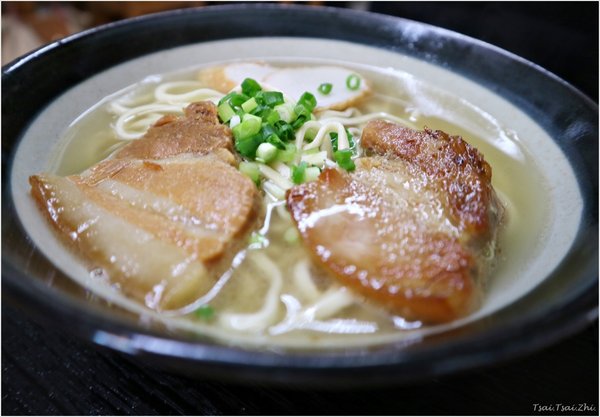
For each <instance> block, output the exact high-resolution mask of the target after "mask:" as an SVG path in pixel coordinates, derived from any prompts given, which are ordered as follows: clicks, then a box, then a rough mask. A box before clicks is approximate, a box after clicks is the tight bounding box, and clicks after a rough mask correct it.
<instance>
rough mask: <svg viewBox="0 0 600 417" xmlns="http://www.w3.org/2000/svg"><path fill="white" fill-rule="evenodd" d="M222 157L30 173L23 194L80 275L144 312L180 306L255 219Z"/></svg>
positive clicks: (249, 189)
mask: <svg viewBox="0 0 600 417" xmlns="http://www.w3.org/2000/svg"><path fill="white" fill-rule="evenodd" d="M224 152H225V151H224ZM230 157H231V155H230ZM230 157H226V156H224V155H223V152H221V153H220V154H219V153H217V154H211V155H206V156H202V157H193V158H190V157H187V156H180V157H178V158H172V159H165V160H160V161H142V160H106V161H103V162H100V163H99V164H97V165H96V166H94V167H93V168H91V169H89V170H88V171H86V172H84V173H83V174H81V175H75V176H70V177H66V178H64V177H58V176H54V175H35V176H32V177H30V183H31V187H32V189H31V192H32V195H33V197H34V199H35V201H36V202H37V204H38V205H39V207H40V209H41V210H42V211H43V212H44V213H45V214H46V216H47V217H48V219H49V220H50V222H51V224H52V225H53V226H54V227H55V229H56V230H57V231H58V233H59V234H60V235H61V237H62V238H64V239H65V240H66V241H68V242H70V243H71V244H72V245H73V246H74V247H75V249H76V250H77V251H79V252H80V253H81V254H82V255H83V257H84V258H85V260H86V261H87V262H88V264H89V267H90V269H95V268H102V269H104V270H105V271H106V272H107V273H108V276H109V277H110V280H111V282H112V283H115V284H118V285H119V286H120V288H121V290H122V291H123V293H124V294H125V295H127V296H130V297H132V298H134V299H136V300H138V301H141V302H142V303H145V304H146V305H147V306H148V307H151V308H155V309H157V310H163V309H174V308H180V307H183V306H185V305H187V304H188V303H190V302H192V301H194V300H196V299H197V298H199V297H200V296H202V295H203V294H205V293H206V292H207V291H208V290H209V289H210V288H211V287H212V286H213V284H214V282H215V280H216V279H217V278H218V277H219V276H220V275H221V274H222V273H223V272H224V271H225V270H226V269H227V268H229V266H230V264H231V261H232V259H233V257H234V255H235V254H236V253H237V251H238V250H239V249H240V248H241V247H242V246H244V245H245V242H246V240H247V239H246V237H247V234H248V233H249V232H250V230H251V229H252V228H253V226H254V222H255V221H256V219H257V211H258V210H259V204H260V203H259V197H258V193H257V188H256V186H255V185H254V184H253V183H252V181H251V180H249V179H248V178H246V177H245V176H244V175H242V174H240V173H239V172H238V171H237V170H236V169H235V168H234V167H233V166H231V164H230V163H229V162H230V159H231V158H232V157H231V158H230Z"/></svg>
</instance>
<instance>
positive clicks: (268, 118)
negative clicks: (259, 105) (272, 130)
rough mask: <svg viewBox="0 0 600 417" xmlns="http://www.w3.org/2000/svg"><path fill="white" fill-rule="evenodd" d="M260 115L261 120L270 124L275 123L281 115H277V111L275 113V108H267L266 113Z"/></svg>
mask: <svg viewBox="0 0 600 417" xmlns="http://www.w3.org/2000/svg"><path fill="white" fill-rule="evenodd" d="M262 117H263V120H264V121H265V122H267V123H268V124H270V125H271V126H273V125H274V124H275V123H277V122H278V121H280V120H281V117H279V113H277V112H276V111H275V110H269V111H268V112H266V115H263V116H262Z"/></svg>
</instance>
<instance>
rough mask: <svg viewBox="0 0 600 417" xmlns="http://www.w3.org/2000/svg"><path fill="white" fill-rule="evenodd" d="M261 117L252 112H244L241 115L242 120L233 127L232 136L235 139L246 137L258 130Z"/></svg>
mask: <svg viewBox="0 0 600 417" xmlns="http://www.w3.org/2000/svg"><path fill="white" fill-rule="evenodd" d="M261 126H262V119H261V118H260V117H258V116H254V115H253V114H248V113H246V114H245V115H244V117H242V122H241V123H240V124H239V125H237V126H235V127H234V128H233V136H234V137H235V138H236V139H247V138H249V137H251V136H253V135H256V134H257V133H258V132H260V128H261Z"/></svg>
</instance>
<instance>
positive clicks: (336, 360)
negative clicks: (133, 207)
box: [2, 4, 598, 384]
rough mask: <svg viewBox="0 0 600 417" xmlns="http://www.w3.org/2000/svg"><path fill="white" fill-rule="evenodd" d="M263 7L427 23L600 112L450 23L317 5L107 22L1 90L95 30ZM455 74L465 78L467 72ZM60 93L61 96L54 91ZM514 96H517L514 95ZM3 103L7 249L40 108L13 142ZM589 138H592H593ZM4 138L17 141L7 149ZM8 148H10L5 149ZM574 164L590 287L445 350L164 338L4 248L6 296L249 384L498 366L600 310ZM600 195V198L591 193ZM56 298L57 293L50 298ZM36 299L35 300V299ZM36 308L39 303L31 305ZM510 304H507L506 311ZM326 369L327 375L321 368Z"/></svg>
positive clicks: (50, 49)
mask: <svg viewBox="0 0 600 417" xmlns="http://www.w3.org/2000/svg"><path fill="white" fill-rule="evenodd" d="M257 11H260V12H267V13H274V12H283V11H285V12H286V13H290V12H291V13H305V14H307V15H309V16H312V17H313V18H315V16H316V15H317V14H318V13H326V14H328V15H329V16H331V15H336V16H342V17H344V18H345V19H347V20H348V21H351V22H355V23H356V21H357V20H365V19H366V20H368V21H369V22H372V23H375V22H376V23H378V24H380V25H381V26H387V27H392V28H395V29H394V30H396V31H399V30H400V29H399V28H401V27H403V25H404V26H406V25H413V26H414V25H416V26H418V27H421V28H424V30H425V33H426V34H427V36H430V37H433V38H435V37H440V36H441V37H444V38H451V39H452V40H453V42H455V43H457V44H459V45H465V44H467V45H469V46H470V47H473V48H476V49H477V50H478V51H479V53H485V54H491V55H497V56H500V58H502V59H503V60H507V61H510V62H513V63H516V64H517V65H520V66H524V67H525V68H526V69H528V70H529V71H531V73H533V74H537V76H539V77H542V78H545V79H546V80H549V82H550V83H555V84H559V85H561V86H562V91H566V92H568V94H570V96H571V97H572V99H573V100H575V101H578V102H580V103H581V105H582V106H583V107H584V108H586V109H587V111H588V113H592V114H593V113H595V114H596V115H597V104H596V103H595V102H593V101H592V100H591V99H590V98H589V97H587V96H586V95H585V94H583V93H582V92H580V91H579V90H577V89H576V88H575V87H573V86H571V85H570V84H569V83H567V82H566V81H564V80H562V79H560V78H559V77H557V76H556V75H554V74H552V73H550V72H548V71H546V70H544V69H543V68H541V67H539V66H538V65H536V64H533V63H531V62H529V61H527V60H524V59H523V58H520V57H518V56H516V55H514V54H512V53H510V52H507V51H504V50H502V49H500V48H498V47H495V46H493V45H490V44H487V43H485V42H483V41H480V40H476V39H473V38H470V37H468V36H465V35H461V34H457V33H455V32H452V31H449V30H446V29H442V28H438V27H434V26H431V25H427V24H424V23H419V22H414V21H409V20H406V19H401V18H396V17H392V16H386V15H380V14H376V13H370V12H362V11H354V10H348V9H338V8H327V7H317V8H315V7H310V6H299V5H289V6H280V5H265V4H250V5H248V4H244V5H222V6H207V7H202V8H189V9H182V10H174V11H168V12H162V13H157V14H152V15H146V16H141V17H136V18H133V19H127V20H123V21H118V22H114V23H109V24H107V25H104V26H99V27H95V28H92V29H89V30H86V31H84V32H80V33H77V34H74V35H72V36H70V37H67V38H65V39H62V40H59V41H57V42H54V43H52V44H49V45H46V46H43V47H41V48H39V49H37V50H35V51H32V52H31V53H29V54H27V55H25V56H22V57H19V58H17V59H15V60H14V61H12V62H10V63H8V64H7V65H5V66H4V67H3V68H2V81H3V86H4V85H5V83H8V82H10V81H11V80H12V79H13V78H15V77H19V76H20V75H19V74H20V73H22V72H23V71H25V70H27V68H28V66H31V65H34V64H37V63H38V62H39V61H43V60H44V59H47V58H48V57H50V56H51V55H52V54H54V53H56V52H57V51H62V50H64V49H65V48H69V47H73V46H75V47H77V46H78V45H80V44H85V43H87V42H92V43H93V42H94V39H96V38H97V37H98V36H105V37H106V36H110V35H111V34H114V33H115V31H122V30H127V29H129V30H133V29H132V28H133V27H135V26H140V25H141V26H149V25H152V24H153V23H156V22H163V23H164V22H168V21H171V22H175V21H176V20H177V19H181V18H184V19H185V18H189V19H193V18H196V19H198V18H199V17H198V16H200V18H204V19H205V20H207V19H209V18H210V17H211V15H212V16H214V15H215V14H216V15H219V14H220V15H223V14H226V13H229V14H231V13H238V16H241V17H242V18H243V16H244V14H251V13H256V12H257ZM250 12H251V13H250ZM263 36H265V35H263ZM295 36H298V35H295ZM234 38H236V36H234ZM317 38H319V36H317ZM321 38H322V36H321ZM218 39H223V38H219V37H216V38H213V40H218ZM426 41H427V40H425V43H424V44H422V47H423V48H424V49H423V50H424V51H427V47H428V45H427V43H426ZM189 43H194V42H189ZM378 46H381V45H378ZM381 47H384V48H386V49H391V50H397V49H396V48H395V45H389V44H388V45H387V47H386V46H385V45H384V46H381ZM160 49H161V48H156V49H154V50H153V52H156V51H159V50H160ZM423 50H421V51H419V50H417V51H416V52H415V51H408V52H413V54H415V55H416V56H417V57H418V58H420V59H424V56H423V55H422V54H423ZM400 51H402V50H400ZM402 52H407V51H402ZM420 54H421V55H420ZM409 55H410V53H409ZM134 57H135V56H129V58H124V59H122V61H120V62H124V61H125V60H127V59H132V58H134ZM434 63H436V62H434ZM436 64H439V63H436ZM112 65H116V63H113V64H110V65H108V66H107V68H109V67H110V66H112ZM103 69H106V68H102V69H96V72H100V71H102V70H103ZM463 70H464V69H463ZM457 72H458V73H460V74H461V75H464V74H463V73H461V71H457ZM90 75H93V73H92V74H89V75H86V76H83V78H82V79H85V78H86V77H87V76H90ZM474 78H475V79H477V77H473V78H471V79H474ZM79 81H81V80H79ZM79 81H73V83H72V85H75V84H76V83H77V82H79ZM57 94H58V93H57ZM7 96H9V95H7ZM56 96H57V95H55V96H54V97H56ZM510 98H511V97H509V99H510ZM512 98H513V99H514V97H512ZM2 100H3V104H4V105H3V110H2V112H3V122H2V125H3V133H2V137H3V158H2V173H3V174H4V175H3V179H2V182H3V191H2V194H3V197H4V198H3V201H2V213H3V216H2V223H3V233H2V246H3V247H4V246H5V244H7V243H8V242H7V240H8V239H7V238H6V236H5V233H4V230H5V227H4V225H5V222H9V220H8V219H7V217H8V216H7V214H8V213H10V212H11V209H12V210H14V206H12V200H11V190H10V185H9V178H10V174H9V173H10V167H11V166H12V160H13V157H14V149H16V147H17V145H18V142H19V141H20V137H21V134H22V132H23V131H24V130H25V129H26V127H27V125H28V122H30V121H31V120H34V119H35V117H36V116H37V114H32V115H30V116H29V118H28V119H26V120H24V122H23V123H21V125H20V126H19V127H18V129H12V130H9V133H8V134H7V136H9V137H10V138H8V140H5V139H7V138H6V136H5V129H4V127H5V119H6V117H4V116H5V108H6V102H5V100H8V98H7V97H5V95H4V94H3V97H2ZM517 101H518V100H517ZM47 102H49V101H47ZM43 105H44V103H41V104H40V107H39V108H38V111H39V110H41V109H42V108H43ZM526 112H527V111H526ZM527 113H528V112H527ZM544 128H545V129H546V126H544ZM552 133H553V134H551V135H550V136H551V137H552V138H553V139H555V138H556V135H557V132H554V131H552ZM595 135H596V141H595V142H596V143H595V145H596V147H595V150H594V147H593V146H592V154H594V153H595V156H596V160H597V155H598V151H597V142H598V141H597V120H596V130H595ZM593 136H594V132H592V135H591V137H592V139H593ZM587 140H590V139H589V135H588V137H587ZM7 142H10V143H9V144H8V145H4V144H6V143H7ZM5 146H6V148H7V149H5ZM11 147H12V149H11ZM561 149H562V150H563V152H565V153H566V152H568V151H573V147H572V145H571V144H563V146H561ZM9 152H10V153H11V155H10V157H9V158H8V159H9V161H8V162H7V161H6V160H7V158H6V157H5V156H6V153H9ZM592 156H593V155H592ZM569 160H570V162H571V163H572V164H574V170H575V171H576V173H581V171H582V170H583V169H585V170H586V174H592V175H591V178H588V180H589V181H588V182H587V183H583V184H582V183H580V188H581V189H582V195H583V196H584V198H585V199H586V202H585V203H586V205H585V208H584V213H583V217H582V224H581V225H580V229H579V232H578V236H577V238H576V241H575V244H574V246H573V247H572V248H571V250H570V251H569V253H568V254H567V255H566V256H565V259H566V258H572V257H573V256H576V257H577V256H581V253H583V256H584V260H585V261H586V262H587V263H586V265H587V269H586V271H584V272H580V275H581V274H584V275H585V274H587V275H586V276H587V279H585V282H584V285H583V286H582V287H581V288H579V289H578V291H576V294H571V295H570V297H569V298H567V297H565V299H562V300H559V302H555V303H554V304H552V306H551V307H552V308H549V309H547V310H544V311H538V312H537V314H531V315H529V316H525V317H521V318H520V320H517V321H512V322H511V323H509V324H506V323H504V326H503V327H501V328H500V329H498V328H495V329H488V330H487V331H481V332H480V333H478V334H477V335H476V336H477V337H475V338H473V337H466V336H465V337H462V338H461V337H457V338H455V339H453V340H451V341H449V342H445V343H444V344H443V347H444V349H439V347H438V346H437V345H434V346H432V347H424V348H423V349H417V350H416V351H415V350H411V349H398V348H397V346H387V347H386V348H384V349H382V350H380V351H375V352H374V351H372V350H371V349H366V350H365V349H357V350H353V351H352V352H346V353H344V354H343V355H340V354H339V352H324V353H323V352H317V353H315V352H290V351H287V352H280V351H256V350H253V349H244V348H240V347H231V346H226V345H222V344H205V343H198V342H197V341H195V342H192V341H190V340H185V339H181V338H178V337H168V338H165V335H164V334H160V333H158V332H155V331H148V330H147V329H143V328H141V327H138V328H134V329H132V327H131V326H130V325H129V323H127V322H123V321H120V320H115V319H114V318H111V317H109V316H108V315H106V314H104V313H97V312H92V311H90V309H89V308H88V309H86V308H85V304H84V303H81V302H79V301H78V300H74V299H70V298H69V297H66V296H65V295H64V294H61V293H60V292H59V291H57V290H55V289H53V288H49V287H47V286H44V285H43V284H41V283H40V282H37V281H36V280H32V279H30V278H29V277H28V276H27V274H25V273H23V271H22V270H21V269H20V268H19V267H18V266H17V265H15V264H14V263H13V262H12V261H11V260H10V259H8V258H5V251H3V255H2V289H3V290H8V294H10V298H9V297H7V300H9V301H11V302H14V303H15V304H16V305H17V306H19V305H21V306H27V307H26V309H27V310H28V312H30V313H31V314H32V315H34V316H35V317H36V318H38V319H41V320H42V321H44V320H45V321H47V322H51V323H58V324H59V325H60V327H62V328H63V329H66V330H71V333H76V334H77V336H79V337H81V338H83V339H85V340H88V341H92V342H94V343H96V344H98V345H101V346H105V347H109V348H111V349H114V350H118V351H121V352H124V353H127V354H129V355H132V356H135V357H137V358H141V359H146V360H153V359H158V358H168V359H171V360H173V363H171V364H170V365H169V367H170V368H173V369H178V370H181V371H185V369H182V368H185V365H186V364H187V363H188V362H189V361H190V360H191V361H193V362H198V363H201V364H203V365H204V366H206V365H210V366H209V367H208V368H207V369H206V372H216V371H219V372H223V373H224V375H225V374H227V375H236V374H237V376H235V378H236V379H238V380H239V379H242V380H243V379H245V377H246V376H247V377H248V378H249V379H253V378H255V377H256V375H260V377H261V379H263V380H267V381H272V382H282V381H288V380H289V374H290V373H293V374H294V375H295V376H296V377H298V381H299V382H307V383H308V382H311V383H314V382H315V381H316V380H318V381H319V382H323V383H324V384H328V383H331V382H337V383H340V384H349V383H350V384H351V382H349V381H348V380H347V376H349V375H357V376H358V374H357V372H359V374H360V376H361V378H360V382H361V383H363V382H365V381H370V382H380V381H387V380H395V381H408V380H411V381H412V380H415V379H416V377H417V374H418V376H419V377H425V376H435V375H441V374H446V373H449V372H455V371H459V370H464V369H469V368H473V367H476V366H481V365H486V364H490V363H492V362H498V361H503V360H506V359H509V358H512V357H514V356H516V355H519V354H525V353H527V352H531V351H533V350H535V349H538V348H541V347H543V346H546V345H548V344H550V343H553V342H555V341H557V340H559V339H561V338H564V337H566V336H568V335H570V334H573V333H575V332H576V331H578V330H580V329H581V328H583V327H584V326H585V325H586V324H588V323H589V322H591V321H593V320H594V319H596V318H597V316H598V275H597V265H598V261H597V256H598V239H597V236H598V214H597V205H596V200H597V193H598V179H597V167H596V175H594V172H593V167H592V168H591V167H590V166H589V164H586V161H585V160H584V161H583V162H582V161H581V160H575V161H573V160H572V159H571V158H569ZM590 169H591V171H590ZM7 174H8V175H7ZM579 177H580V176H578V178H579ZM579 179H580V178H579ZM590 191H591V196H590V195H588V194H587V192H590ZM594 196H595V197H596V198H593V197H594ZM590 200H592V201H590ZM15 227H17V229H19V228H20V230H21V231H23V228H22V226H21V225H20V224H18V225H16V226H15ZM589 242H594V243H595V245H592V253H591V254H589V253H588V252H585V251H584V252H581V251H582V250H584V249H585V245H584V244H588V245H589ZM594 248H595V250H594ZM588 249H589V248H588ZM594 265H595V266H596V268H595V273H594V272H593V270H594V268H593V266H594ZM590 267H591V268H590ZM564 268H565V265H564V263H563V265H561V266H559V267H558V268H557V270H555V271H554V272H553V273H552V274H551V275H550V277H552V276H553V275H556V274H558V273H559V272H561V273H565V272H564V271H563V269H564ZM590 274H591V275H590ZM550 277H549V278H550ZM549 278H548V279H549ZM3 294H5V291H3ZM49 294H50V295H51V296H48V295H49ZM32 300H33V303H32V302H31V301H32ZM58 300H60V302H57V301H58ZM521 301H522V300H521ZM31 304H33V306H32V305H31ZM506 308H507V307H505V308H504V309H506ZM508 308H510V306H508ZM504 309H503V310H504ZM494 315H495V314H492V316H494ZM498 330H501V331H498ZM524 335H528V336H529V337H524ZM530 335H534V336H535V337H531V336H530ZM449 351H451V352H453V354H452V355H450V356H448V352H449ZM490 357H493V360H490ZM240 368H245V373H244V377H241V378H240V376H239V374H238V372H239V370H240ZM324 371H328V372H327V373H324ZM373 371H377V372H373ZM399 371H401V372H399ZM194 372H196V371H194ZM206 372H205V373H206ZM315 376H318V378H317V379H315Z"/></svg>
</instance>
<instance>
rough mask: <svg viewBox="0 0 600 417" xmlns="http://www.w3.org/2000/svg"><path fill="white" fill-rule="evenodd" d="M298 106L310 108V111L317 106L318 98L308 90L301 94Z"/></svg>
mask: <svg viewBox="0 0 600 417" xmlns="http://www.w3.org/2000/svg"><path fill="white" fill-rule="evenodd" d="M296 104H297V105H298V106H304V107H306V108H307V109H308V111H309V113H310V112H312V111H313V109H314V108H315V107H317V99H316V98H315V96H313V95H312V94H311V93H309V92H308V91H307V92H305V93H304V94H302V95H301V96H300V99H299V100H298V103H296Z"/></svg>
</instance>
